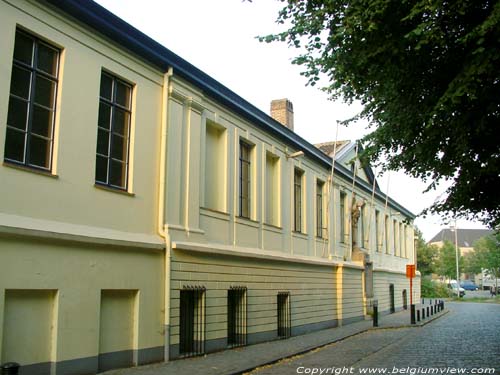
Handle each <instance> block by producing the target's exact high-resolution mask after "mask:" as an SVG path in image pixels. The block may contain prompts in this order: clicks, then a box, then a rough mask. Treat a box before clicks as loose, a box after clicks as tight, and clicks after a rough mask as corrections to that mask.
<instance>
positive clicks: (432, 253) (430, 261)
mask: <svg viewBox="0 0 500 375" xmlns="http://www.w3.org/2000/svg"><path fill="white" fill-rule="evenodd" d="M415 237H416V239H417V244H416V248H417V267H418V270H419V271H420V273H421V274H422V276H425V275H430V274H432V273H435V272H436V270H435V269H436V267H435V262H436V260H437V257H438V253H439V250H438V248H437V246H435V245H428V244H427V243H426V242H425V240H424V239H423V237H422V232H420V231H419V230H418V229H416V230H415Z"/></svg>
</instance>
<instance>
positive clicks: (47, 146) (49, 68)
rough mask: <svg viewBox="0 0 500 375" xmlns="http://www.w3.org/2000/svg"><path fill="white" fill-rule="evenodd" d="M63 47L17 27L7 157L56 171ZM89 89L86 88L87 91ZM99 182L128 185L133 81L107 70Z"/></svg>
mask: <svg viewBox="0 0 500 375" xmlns="http://www.w3.org/2000/svg"><path fill="white" fill-rule="evenodd" d="M60 54H61V51H60V49H58V48H56V47H54V46H52V45H50V44H49V43H47V42H45V41H43V40H41V39H39V38H37V37H35V36H33V35H31V34H29V33H27V32H25V31H22V30H17V31H16V36H15V44H14V56H13V63H12V75H11V84H10V97H9V109H8V114H7V130H6V136H5V153H4V160H5V162H7V163H11V164H14V165H20V166H24V167H28V168H32V169H36V170H42V171H47V172H51V171H52V164H53V154H54V124H55V116H56V112H57V111H56V110H57V108H56V106H57V95H58V91H59V87H58V86H59V83H60V82H59V70H60V66H59V65H60ZM82 95H85V93H82ZM97 100H99V115H98V121H97V129H96V130H97V147H96V164H95V183H96V184H98V185H104V186H108V187H112V188H115V189H120V190H127V181H128V169H129V168H128V166H129V145H130V119H131V115H132V114H131V107H132V105H131V103H132V85H131V84H130V83H127V82H125V81H124V80H122V79H120V78H118V77H116V76H114V75H113V74H111V73H109V72H105V71H103V72H102V73H101V82H100V94H99V98H98V99H97Z"/></svg>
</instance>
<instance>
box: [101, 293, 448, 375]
mask: <svg viewBox="0 0 500 375" xmlns="http://www.w3.org/2000/svg"><path fill="white" fill-rule="evenodd" d="M428 303H429V302H428V300H427V301H426V304H424V305H416V309H422V307H423V306H425V307H427V306H429V305H428ZM447 312H448V310H447V309H446V307H445V310H444V311H442V312H438V313H437V314H434V315H432V316H430V317H429V318H426V319H425V320H423V321H420V322H417V324H415V325H411V322H410V310H409V309H408V310H402V311H399V312H396V313H394V314H390V315H383V316H379V327H378V328H374V327H373V322H372V320H371V319H370V320H363V321H359V322H356V323H352V324H348V325H345V326H342V327H335V328H330V329H325V330H321V331H316V332H312V333H308V334H305V335H300V336H294V337H291V338H289V339H286V340H277V341H270V342H265V343H261V344H255V345H249V346H245V347H241V348H236V349H230V350H224V351H221V352H217V353H213V354H208V355H205V356H201V357H194V358H187V359H179V360H174V361H171V362H168V363H158V364H152V365H146V366H139V367H132V368H126V369H118V370H111V371H108V372H106V373H105V374H106V375H157V374H160V375H163V374H164V375H167V374H175V375H192V374H207V375H212V374H213V375H235V374H242V373H244V372H248V371H251V370H253V369H254V368H256V367H259V366H263V365H266V364H270V363H274V362H277V361H279V360H281V359H283V358H288V357H292V356H295V355H299V354H302V353H305V352H308V351H310V350H313V349H316V348H319V347H321V346H324V345H328V344H331V343H334V342H337V341H341V340H344V339H346V338H348V337H351V336H353V335H357V334H359V333H362V332H366V331H368V330H371V329H394V328H403V327H414V328H416V327H420V326H423V325H425V324H428V323H430V322H431V321H432V320H434V319H437V318H439V317H441V316H443V315H445V314H446V313H447Z"/></svg>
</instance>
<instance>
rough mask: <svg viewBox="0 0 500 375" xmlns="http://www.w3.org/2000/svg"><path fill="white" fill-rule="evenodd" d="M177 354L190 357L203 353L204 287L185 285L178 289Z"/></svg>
mask: <svg viewBox="0 0 500 375" xmlns="http://www.w3.org/2000/svg"><path fill="white" fill-rule="evenodd" d="M180 292H181V293H180V342H179V354H180V355H181V356H183V357H192V356H196V355H200V354H204V353H205V288H204V287H199V286H197V287H193V286H187V287H186V286H185V287H184V289H182V290H181V291H180Z"/></svg>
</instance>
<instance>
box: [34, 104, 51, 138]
mask: <svg viewBox="0 0 500 375" xmlns="http://www.w3.org/2000/svg"><path fill="white" fill-rule="evenodd" d="M52 116H53V113H52V111H50V110H48V109H46V108H43V107H40V106H37V105H34V106H33V119H32V120H31V132H32V133H34V134H38V135H42V136H44V137H48V138H51V137H52Z"/></svg>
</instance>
